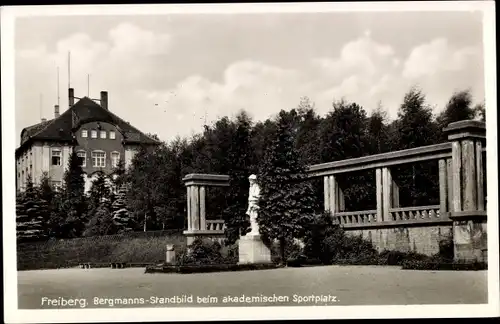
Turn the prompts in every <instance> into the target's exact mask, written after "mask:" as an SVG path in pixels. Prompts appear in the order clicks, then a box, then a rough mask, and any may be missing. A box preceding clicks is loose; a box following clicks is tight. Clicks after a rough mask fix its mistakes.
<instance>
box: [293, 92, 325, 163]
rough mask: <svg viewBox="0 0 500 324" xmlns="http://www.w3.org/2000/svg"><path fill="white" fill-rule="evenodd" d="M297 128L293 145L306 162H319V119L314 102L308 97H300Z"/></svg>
mask: <svg viewBox="0 0 500 324" xmlns="http://www.w3.org/2000/svg"><path fill="white" fill-rule="evenodd" d="M297 117H298V124H299V126H298V130H297V135H296V140H295V145H296V147H297V150H298V151H299V153H300V156H301V159H302V160H303V161H304V163H306V164H316V163H320V159H321V155H320V151H319V150H318V147H319V145H320V140H319V136H318V132H319V126H320V123H321V119H320V118H319V116H318V115H317V114H316V111H315V108H314V103H313V102H311V101H310V99H309V98H308V97H302V98H301V100H300V103H299V106H298V107H297Z"/></svg>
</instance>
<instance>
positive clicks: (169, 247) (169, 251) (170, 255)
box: [165, 244, 175, 264]
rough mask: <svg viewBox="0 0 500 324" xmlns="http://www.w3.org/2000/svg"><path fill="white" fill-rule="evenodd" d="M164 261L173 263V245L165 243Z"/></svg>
mask: <svg viewBox="0 0 500 324" xmlns="http://www.w3.org/2000/svg"><path fill="white" fill-rule="evenodd" d="M165 262H166V263H169V264H173V263H174V262H175V250H174V246H173V245H171V244H167V252H166V253H165Z"/></svg>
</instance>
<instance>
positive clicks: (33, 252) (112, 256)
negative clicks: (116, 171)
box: [17, 231, 186, 270]
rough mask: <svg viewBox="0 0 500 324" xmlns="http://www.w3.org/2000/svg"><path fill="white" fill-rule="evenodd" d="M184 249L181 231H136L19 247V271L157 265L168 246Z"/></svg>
mask: <svg viewBox="0 0 500 324" xmlns="http://www.w3.org/2000/svg"><path fill="white" fill-rule="evenodd" d="M167 244H174V245H175V246H176V247H180V248H185V245H186V237H185V236H184V235H183V234H182V232H181V231H154V232H133V233H127V234H121V235H107V236H94V237H86V238H75V239H67V240H50V241H46V242H33V243H21V244H18V245H17V269H18V270H35V269H55V268H67V267H75V266H78V265H79V264H81V263H112V262H122V263H157V262H163V261H165V253H166V245H167Z"/></svg>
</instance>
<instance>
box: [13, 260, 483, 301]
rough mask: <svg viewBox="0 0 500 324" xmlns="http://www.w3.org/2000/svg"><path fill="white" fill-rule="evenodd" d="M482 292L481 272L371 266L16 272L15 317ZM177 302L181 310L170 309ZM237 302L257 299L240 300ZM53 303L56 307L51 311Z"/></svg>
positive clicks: (444, 297)
mask: <svg viewBox="0 0 500 324" xmlns="http://www.w3.org/2000/svg"><path fill="white" fill-rule="evenodd" d="M487 287H488V285H487V272H486V271H414V270H401V269H400V268H398V267H372V266H321V267H309V268H287V269H272V270H259V271H241V272H225V273H206V274H145V273H144V269H143V268H128V269H109V268H105V269H61V270H39V271H20V272H18V295H19V299H18V301H19V308H20V309H39V308H51V309H54V308H79V307H82V306H84V307H87V308H102V307H110V306H113V307H168V306H176V307H179V306H196V307H200V306H218V307H221V306H236V305H237V306H252V305H254V306H264V305H268V306H276V305H293V306H299V305H304V306H311V305H318V306H319V305H342V306H346V305H419V304H481V303H487ZM176 296H177V297H178V298H177V299H178V301H179V299H180V302H181V303H173V302H175V300H173V299H175V298H176ZM228 296H230V297H231V298H230V299H228V298H227V297H228ZM242 296H243V297H249V298H252V297H256V298H254V299H253V300H252V299H250V300H248V299H246V300H245V298H241V297H242ZM310 296H312V297H310ZM172 297H173V298H172ZM204 297H206V298H205V299H203V298H204ZM209 297H210V298H209ZM213 297H215V298H213ZM235 297H236V298H237V300H235ZM257 297H258V298H257ZM141 298H142V299H141ZM191 298H192V299H191ZM265 298H268V300H267V301H265V300H264V299H265ZM53 299H56V300H57V301H56V302H53V301H50V305H49V300H53ZM70 299H79V300H82V299H83V301H81V303H83V304H80V301H74V302H73V305H71V304H70V305H62V304H61V303H64V302H66V303H68V301H69V300H70ZM299 301H300V303H299ZM42 302H43V305H42ZM57 302H59V303H60V304H59V305H57ZM70 303H71V302H70ZM111 304H112V305H111ZM80 305H82V306H80Z"/></svg>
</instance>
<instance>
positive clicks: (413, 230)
mask: <svg viewBox="0 0 500 324" xmlns="http://www.w3.org/2000/svg"><path fill="white" fill-rule="evenodd" d="M452 227H453V226H452V225H451V224H450V225H425V226H411V227H409V226H404V227H403V226H401V227H385V228H384V227H380V228H370V229H361V230H351V229H346V233H347V234H349V235H357V236H359V235H361V236H362V237H363V238H365V239H367V240H369V241H371V242H372V244H373V246H374V247H376V248H377V249H378V250H379V251H383V250H396V251H401V252H410V251H413V252H417V253H422V254H426V255H433V254H436V253H438V252H439V242H440V241H441V240H446V239H451V238H452Z"/></svg>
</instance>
